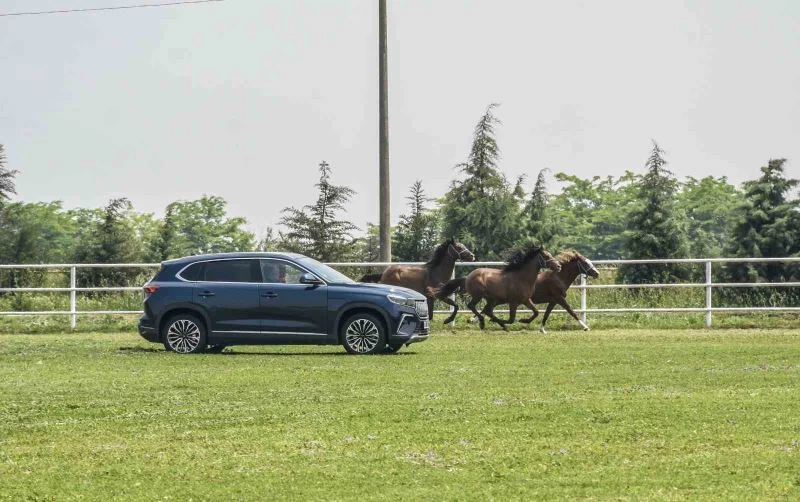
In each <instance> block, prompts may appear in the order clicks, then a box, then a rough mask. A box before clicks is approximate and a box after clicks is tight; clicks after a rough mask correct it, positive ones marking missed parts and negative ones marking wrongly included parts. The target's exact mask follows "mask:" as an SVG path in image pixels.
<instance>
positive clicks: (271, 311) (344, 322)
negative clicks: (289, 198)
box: [139, 253, 429, 354]
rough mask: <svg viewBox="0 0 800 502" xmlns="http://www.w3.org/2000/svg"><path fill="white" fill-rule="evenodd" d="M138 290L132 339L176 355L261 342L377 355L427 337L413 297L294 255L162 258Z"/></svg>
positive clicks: (424, 310) (422, 305) (417, 297)
mask: <svg viewBox="0 0 800 502" xmlns="http://www.w3.org/2000/svg"><path fill="white" fill-rule="evenodd" d="M144 292H145V299H144V314H143V315H142V317H141V319H140V320H139V334H140V335H142V337H144V338H145V339H146V340H149V341H151V342H156V343H163V344H164V346H165V347H166V348H167V350H171V351H174V352H180V353H184V354H190V353H197V352H204V351H208V352H220V351H222V349H224V348H225V347H226V346H228V345H263V344H312V345H338V344H341V345H343V346H344V348H345V349H346V350H347V352H350V353H352V354H375V353H379V352H394V351H397V350H400V348H401V347H402V346H403V345H408V344H410V343H414V342H421V341H424V340H427V338H428V330H429V324H428V323H429V321H428V304H427V302H426V300H425V297H424V296H422V295H421V294H419V293H417V292H416V291H412V290H410V289H406V288H400V287H396V286H386V285H382V284H362V283H358V282H355V281H353V280H352V279H350V278H348V277H347V276H345V275H342V274H341V273H339V272H337V271H336V270H334V269H332V268H330V267H328V266H327V265H324V264H322V263H320V262H318V261H316V260H314V259H312V258H309V257H307V256H303V255H301V254H295V253H224V254H215V255H201V256H191V257H187V258H180V259H177V260H169V261H165V262H163V263H162V264H161V269H160V270H159V271H158V273H157V274H156V276H155V277H154V278H153V279H152V280H151V281H150V282H148V283H147V284H146V285H145V286H144Z"/></svg>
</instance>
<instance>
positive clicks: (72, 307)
mask: <svg viewBox="0 0 800 502" xmlns="http://www.w3.org/2000/svg"><path fill="white" fill-rule="evenodd" d="M76 275H77V267H70V268H69V288H70V291H69V311H70V312H72V315H71V316H70V320H69V325H70V327H71V328H72V329H75V325H76V324H77V322H78V315H77V314H76V312H77V311H78V302H77V299H76V298H75V276H76Z"/></svg>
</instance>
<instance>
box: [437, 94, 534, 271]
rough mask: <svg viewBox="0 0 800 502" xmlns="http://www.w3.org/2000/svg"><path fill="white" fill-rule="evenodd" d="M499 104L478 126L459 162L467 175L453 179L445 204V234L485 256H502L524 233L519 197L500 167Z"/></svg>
mask: <svg viewBox="0 0 800 502" xmlns="http://www.w3.org/2000/svg"><path fill="white" fill-rule="evenodd" d="M496 107H497V105H496V104H491V105H489V107H488V108H487V109H486V112H485V113H484V115H483V116H482V117H481V119H480V120H479V121H478V124H477V125H476V126H475V131H474V133H473V140H472V148H471V150H470V154H469V158H468V159H467V162H465V163H463V164H460V165H459V166H457V167H459V168H460V170H461V172H462V173H463V174H465V175H466V177H465V179H463V180H455V181H453V183H452V184H451V185H450V190H449V191H448V192H447V194H445V197H444V202H443V205H442V210H443V219H444V235H446V236H448V237H450V236H452V237H455V238H457V239H459V240H460V241H461V242H463V243H464V244H466V245H467V247H469V248H470V249H472V250H473V252H475V253H476V254H477V255H478V256H481V257H482V258H483V259H497V258H499V257H500V255H501V254H502V252H503V251H504V250H506V249H508V248H510V247H512V246H513V245H514V244H516V243H517V242H518V241H519V240H520V238H521V235H522V232H521V224H520V221H519V220H520V214H519V213H520V207H519V201H518V199H517V197H516V196H515V193H514V188H513V187H511V186H510V185H509V183H508V181H507V180H506V178H505V176H503V174H502V173H501V172H500V171H499V169H498V167H497V161H498V159H499V157H500V150H499V148H498V146H497V141H496V140H495V137H494V126H495V125H496V124H499V123H500V121H499V120H498V119H497V118H496V117H495V116H494V114H493V110H494V109H495V108H496Z"/></svg>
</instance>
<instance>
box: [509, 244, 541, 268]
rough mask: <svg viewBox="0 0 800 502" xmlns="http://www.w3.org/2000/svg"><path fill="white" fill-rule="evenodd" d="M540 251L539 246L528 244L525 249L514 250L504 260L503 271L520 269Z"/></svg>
mask: <svg viewBox="0 0 800 502" xmlns="http://www.w3.org/2000/svg"><path fill="white" fill-rule="evenodd" d="M541 252H542V248H540V247H539V246H530V247H528V248H527V249H520V250H518V251H516V252H514V253H513V254H512V255H511V256H509V258H508V260H506V264H505V266H504V267H503V272H513V271H515V270H520V269H521V268H523V267H524V266H525V265H526V264H527V263H528V262H529V261H531V260H532V259H533V258H534V257H535V256H536V255H538V254H539V253H541Z"/></svg>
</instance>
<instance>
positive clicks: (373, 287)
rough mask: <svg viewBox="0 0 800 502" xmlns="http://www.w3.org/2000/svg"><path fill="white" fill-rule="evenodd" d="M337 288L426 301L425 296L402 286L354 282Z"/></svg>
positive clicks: (338, 285) (337, 285)
mask: <svg viewBox="0 0 800 502" xmlns="http://www.w3.org/2000/svg"><path fill="white" fill-rule="evenodd" d="M335 286H336V287H337V288H343V289H347V290H350V291H363V292H365V293H374V294H384V295H388V294H391V293H394V294H396V295H401V296H404V297H406V298H412V299H414V300H424V299H425V297H424V296H423V295H421V294H420V293H418V292H416V291H414V290H413V289H408V288H404V287H401V286H391V285H389V284H375V283H364V282H354V283H351V284H336V285H335Z"/></svg>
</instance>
